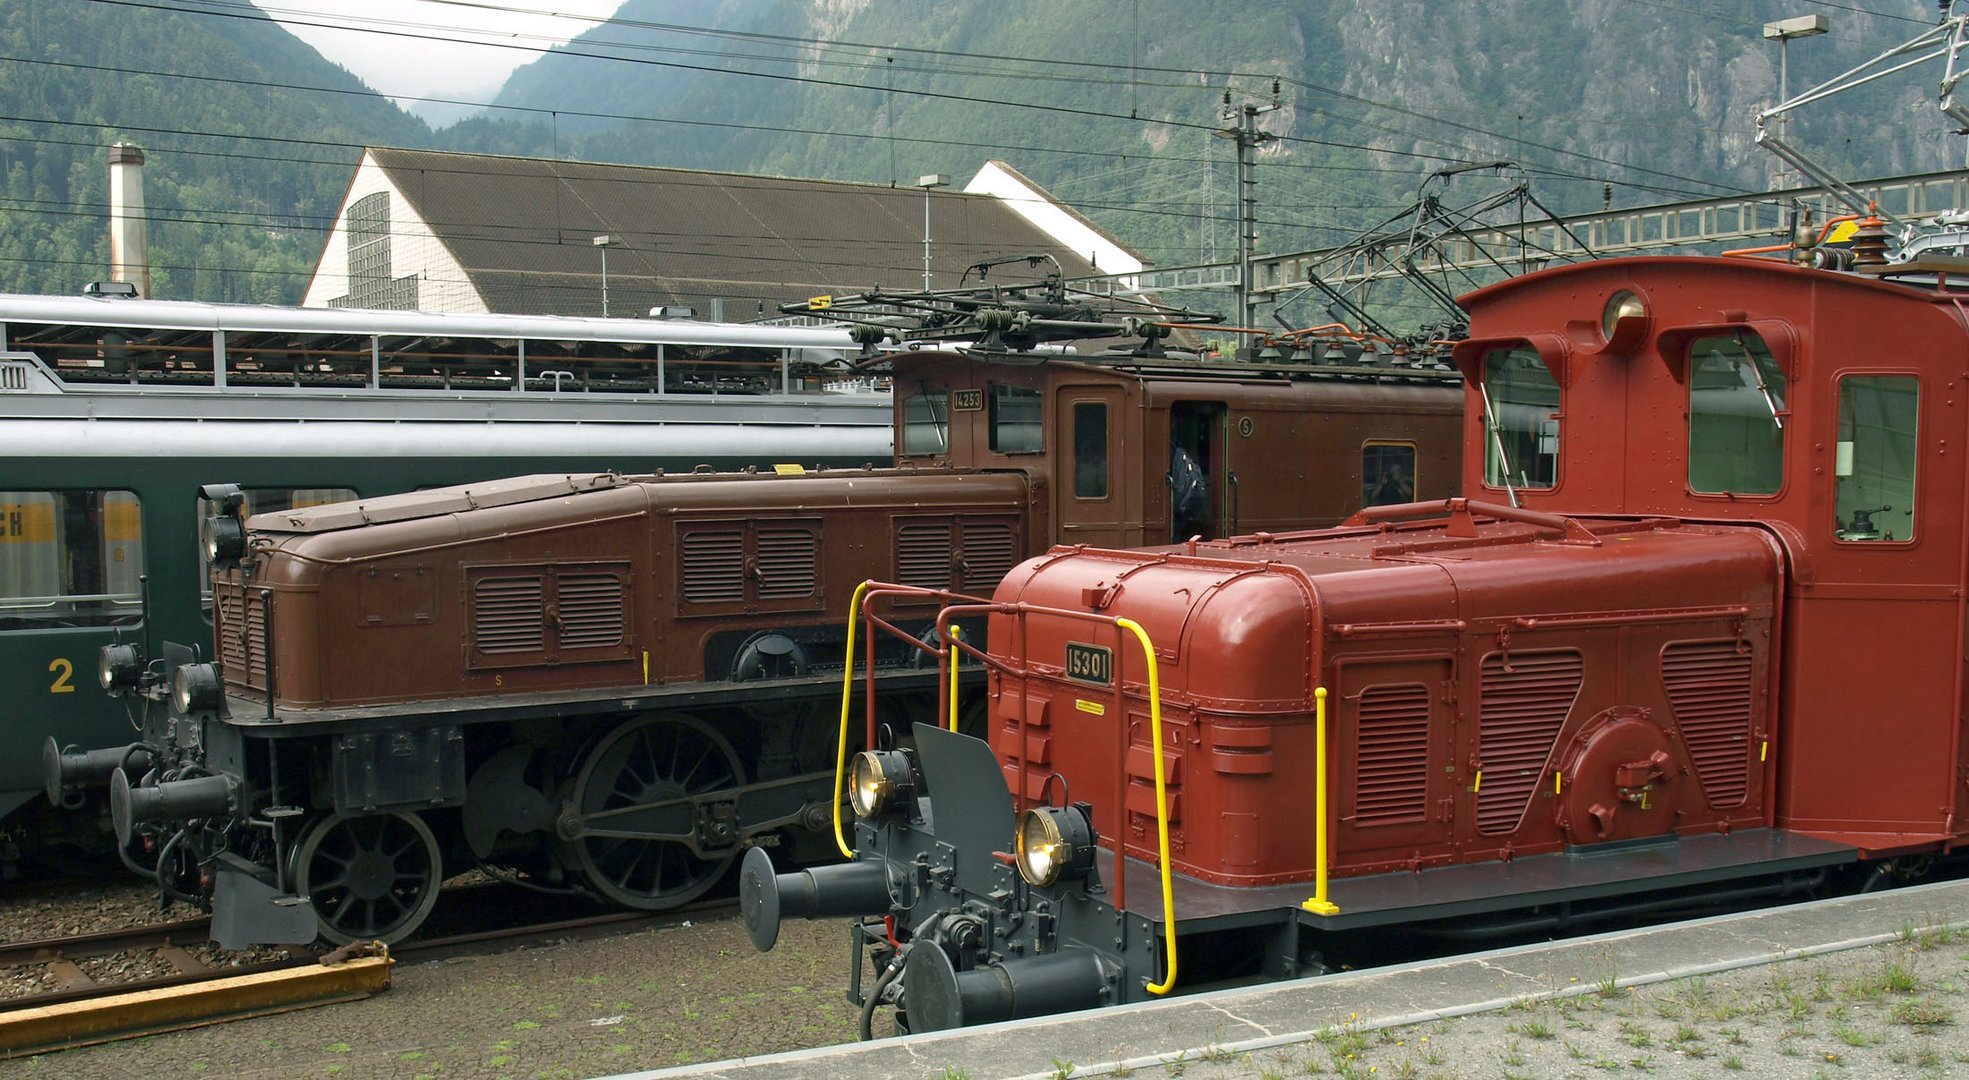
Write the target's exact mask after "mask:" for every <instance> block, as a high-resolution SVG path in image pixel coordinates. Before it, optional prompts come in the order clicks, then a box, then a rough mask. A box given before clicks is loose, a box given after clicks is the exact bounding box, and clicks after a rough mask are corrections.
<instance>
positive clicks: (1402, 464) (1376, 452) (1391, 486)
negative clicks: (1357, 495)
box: [1361, 442, 1415, 506]
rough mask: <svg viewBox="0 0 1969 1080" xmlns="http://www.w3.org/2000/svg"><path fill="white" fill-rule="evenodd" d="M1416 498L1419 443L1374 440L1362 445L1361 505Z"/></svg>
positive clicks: (1378, 504)
mask: <svg viewBox="0 0 1969 1080" xmlns="http://www.w3.org/2000/svg"><path fill="white" fill-rule="evenodd" d="M1414 501H1415V444H1414V443H1385V442H1371V443H1368V444H1367V445H1366V446H1364V447H1362V448H1361V505H1362V506H1393V505H1396V504H1398V503H1410V502H1414Z"/></svg>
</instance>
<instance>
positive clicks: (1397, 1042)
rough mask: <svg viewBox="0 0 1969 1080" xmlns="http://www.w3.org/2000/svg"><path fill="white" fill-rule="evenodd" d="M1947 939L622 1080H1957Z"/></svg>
mask: <svg viewBox="0 0 1969 1080" xmlns="http://www.w3.org/2000/svg"><path fill="white" fill-rule="evenodd" d="M788 925H789V926H793V925H799V924H798V923H789V924H788ZM1965 928H1969V884H1964V883H1951V884H1944V885H1933V886H1926V887H1921V888H1914V889H1905V890H1899V891H1895V892H1888V893H1879V894H1874V895H1870V896H1862V897H1852V898H1847V899H1843V900H1832V901H1823V902H1820V903H1816V904H1807V905H1800V906H1798V907H1792V908H1785V909H1781V910H1778V911H1775V912H1770V913H1764V914H1752V915H1739V916H1727V917H1721V918H1716V919H1707V920H1700V921H1697V922H1692V923H1683V924H1677V925H1675V926H1670V927H1660V928H1655V929H1650V930H1639V931H1628V932H1625V933H1621V934H1611V935H1604V936H1600V937H1594V938H1582V939H1577V940H1573V941H1567V942H1557V943H1552V944H1546V945H1539V946H1531V947H1525V948H1518V949H1509V950H1500V951H1497V952H1493V953H1486V954H1479V955H1475V956H1470V957H1462V958H1458V959H1454V960H1444V961H1434V962H1430V963H1425V964H1418V965H1414V966H1411V967H1405V968H1398V969H1387V970H1379V971H1366V972H1354V973H1348V974H1343V975H1335V976H1329V977H1326V978H1322V979H1314V980H1306V981H1302V982H1297V983H1286V984H1278V985H1271V986H1265V987H1259V988H1254V989H1249V990H1240V991H1226V992H1221V993H1215V994H1203V995H1198V996H1195V997H1190V998H1183V999H1179V1000H1176V1001H1169V1002H1155V1003H1148V1004H1143V1005H1134V1006H1126V1007H1123V1008H1117V1009H1109V1010H1104V1011H1100V1012H1096V1013H1084V1014H1079V1015H1077V1016H1074V1017H1071V1018H1064V1019H1049V1020H1044V1021H1034V1022H1031V1023H1026V1024H1000V1025H993V1026H990V1027H984V1028H974V1029H970V1030H967V1031H960V1032H936V1033H932V1034H927V1035H919V1036H912V1037H909V1038H905V1039H891V1040H887V1041H885V1042H881V1043H874V1044H866V1045H863V1046H844V1047H831V1048H824V1049H820V1050H813V1051H806V1052H801V1053H795V1054H782V1055H776V1056H771V1057H766V1058H761V1059H755V1060H753V1061H750V1062H722V1063H715V1064H711V1065H700V1066H694V1067H690V1068H684V1069H668V1070H663V1071H659V1072H653V1073H643V1074H636V1075H639V1076H645V1077H650V1078H655V1077H664V1078H668V1077H681V1076H693V1077H732V1078H738V1077H743V1078H745V1080H779V1078H794V1077H798V1078H802V1080H805V1078H811V1077H827V1076H839V1077H856V1078H861V1080H873V1078H878V1077H909V1078H925V1077H927V1078H933V1080H958V1078H976V1080H983V1078H987V1077H1065V1076H1069V1075H1070V1076H1095V1075H1111V1076H1135V1077H1153V1078H1156V1080H1161V1078H1163V1077H1179V1076H1180V1077H1183V1078H1185V1080H1194V1078H1199V1077H1201V1078H1210V1080H1215V1078H1220V1077H1251V1076H1256V1077H1263V1078H1274V1077H1277V1078H1283V1077H1294V1076H1304V1075H1334V1076H1342V1077H1350V1078H1355V1080H1360V1078H1367V1077H1373V1078H1374V1080H1381V1078H1384V1077H1403V1078H1406V1077H1418V1078H1419V1077H1609V1076H1621V1075H1626V1076H1633V1077H1648V1078H1655V1077H1694V1076H1703V1077H1713V1076H1730V1075H1742V1076H1786V1077H1792V1076H1808V1077H1809V1076H1826V1077H1835V1076H1837V1077H1869V1078H1871V1077H1895V1076H1907V1077H1929V1076H1964V1075H1969V929H1965Z"/></svg>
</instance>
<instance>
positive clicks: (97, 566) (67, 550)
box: [0, 490, 144, 630]
mask: <svg viewBox="0 0 1969 1080" xmlns="http://www.w3.org/2000/svg"><path fill="white" fill-rule="evenodd" d="M143 572H144V540H143V510H142V507H141V506H140V505H139V503H138V501H137V496H136V493H135V492H130V491H116V490H110V491H0V630H26V629H36V628H43V627H55V626H127V625H133V624H135V623H136V622H137V621H138V620H139V618H140V617H141V615H142V609H143V588H142V585H141V583H140V580H139V579H140V578H142V576H143Z"/></svg>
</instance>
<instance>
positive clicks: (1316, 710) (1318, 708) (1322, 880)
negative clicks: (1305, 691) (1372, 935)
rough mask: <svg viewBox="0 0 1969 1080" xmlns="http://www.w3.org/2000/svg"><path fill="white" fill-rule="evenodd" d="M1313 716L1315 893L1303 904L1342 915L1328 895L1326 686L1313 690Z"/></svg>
mask: <svg viewBox="0 0 1969 1080" xmlns="http://www.w3.org/2000/svg"><path fill="white" fill-rule="evenodd" d="M1313 717H1314V723H1315V725H1316V726H1317V728H1318V734H1317V735H1316V736H1315V737H1314V742H1313V768H1314V770H1315V771H1316V772H1317V773H1318V776H1317V778H1316V779H1315V780H1314V782H1313V815H1314V816H1315V817H1317V818H1318V819H1319V820H1318V821H1316V822H1314V823H1313V863H1314V865H1313V896H1312V899H1310V900H1307V901H1305V902H1304V903H1302V904H1300V905H1299V906H1300V907H1302V908H1305V909H1306V910H1307V911H1310V912H1312V913H1313V914H1315V915H1338V914H1340V905H1338V904H1336V903H1334V902H1333V901H1332V900H1329V899H1327V896H1326V687H1324V686H1321V687H1316V688H1315V689H1314V690H1313Z"/></svg>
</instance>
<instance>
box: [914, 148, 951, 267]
mask: <svg viewBox="0 0 1969 1080" xmlns="http://www.w3.org/2000/svg"><path fill="white" fill-rule="evenodd" d="M916 186H917V187H920V188H922V189H923V291H924V292H929V291H930V189H931V188H940V187H949V186H950V177H948V176H946V175H944V174H943V173H924V174H923V175H922V176H919V177H917V178H916Z"/></svg>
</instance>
